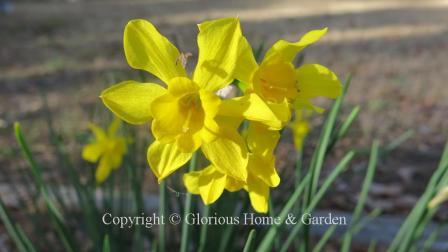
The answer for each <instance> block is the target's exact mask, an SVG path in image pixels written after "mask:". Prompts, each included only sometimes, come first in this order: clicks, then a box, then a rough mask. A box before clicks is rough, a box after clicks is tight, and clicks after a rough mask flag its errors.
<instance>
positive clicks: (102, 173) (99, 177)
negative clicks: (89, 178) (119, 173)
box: [95, 157, 112, 183]
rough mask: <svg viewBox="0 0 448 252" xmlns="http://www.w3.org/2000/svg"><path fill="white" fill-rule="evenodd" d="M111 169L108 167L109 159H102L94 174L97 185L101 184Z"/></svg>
mask: <svg viewBox="0 0 448 252" xmlns="http://www.w3.org/2000/svg"><path fill="white" fill-rule="evenodd" d="M111 170H112V167H111V166H110V162H109V159H108V158H107V157H103V158H101V160H100V163H99V164H98V168H96V172H95V180H96V182H98V183H103V182H104V181H105V180H106V179H107V177H108V176H109V174H110V172H111Z"/></svg>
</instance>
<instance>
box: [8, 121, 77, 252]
mask: <svg viewBox="0 0 448 252" xmlns="http://www.w3.org/2000/svg"><path fill="white" fill-rule="evenodd" d="M14 132H15V135H16V139H17V142H18V143H19V145H20V149H21V151H22V153H23V155H24V157H25V158H26V160H27V161H28V163H29V164H30V166H31V171H32V174H33V178H34V181H35V183H36V185H37V188H38V191H39V193H40V194H41V195H42V197H43V199H44V201H45V204H46V206H47V208H48V213H49V215H50V219H51V221H52V223H53V226H54V227H55V229H56V232H57V234H58V236H59V238H60V239H61V241H62V243H63V245H64V247H65V249H66V250H67V251H78V249H77V246H76V245H75V244H76V243H75V242H74V239H73V237H72V236H71V235H70V233H69V232H68V228H67V226H66V224H65V221H64V219H63V216H62V214H61V212H60V211H59V209H58V208H57V207H56V205H55V203H54V201H53V199H52V198H51V195H50V192H49V190H48V188H47V186H46V184H45V183H44V181H43V179H42V171H41V168H40V167H39V166H38V165H37V163H36V161H35V160H34V157H33V155H32V154H31V150H30V148H29V146H28V144H27V142H26V140H25V137H24V136H23V133H22V130H21V127H20V124H19V123H18V122H16V123H15V124H14Z"/></svg>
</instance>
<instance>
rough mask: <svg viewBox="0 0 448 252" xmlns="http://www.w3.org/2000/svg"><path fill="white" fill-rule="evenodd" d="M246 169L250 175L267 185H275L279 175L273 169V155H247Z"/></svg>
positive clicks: (278, 180)
mask: <svg viewBox="0 0 448 252" xmlns="http://www.w3.org/2000/svg"><path fill="white" fill-rule="evenodd" d="M248 170H249V173H250V174H251V176H254V177H257V178H258V179H261V180H262V181H263V182H264V183H265V184H266V185H268V186H269V187H277V186H278V185H279V184H280V177H279V176H278V174H277V171H276V169H275V157H274V155H271V154H269V155H265V156H261V155H256V154H251V155H249V164H248Z"/></svg>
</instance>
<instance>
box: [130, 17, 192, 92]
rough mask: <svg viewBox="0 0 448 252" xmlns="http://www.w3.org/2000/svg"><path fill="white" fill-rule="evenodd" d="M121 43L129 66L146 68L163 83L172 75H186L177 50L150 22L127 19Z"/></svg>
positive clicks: (172, 76)
mask: <svg viewBox="0 0 448 252" xmlns="http://www.w3.org/2000/svg"><path fill="white" fill-rule="evenodd" d="M123 43H124V52H125V54H126V59H127V61H128V64H129V65H130V66H131V67H133V68H136V69H142V70H146V71H148V72H150V73H152V74H154V75H155V76H157V77H159V78H160V79H161V80H162V81H163V82H165V83H168V81H169V80H170V79H172V78H174V77H180V76H186V72H185V69H184V68H183V66H182V63H181V60H180V53H179V50H177V48H176V47H175V46H174V45H173V44H171V43H170V41H169V40H168V39H167V38H166V37H164V36H163V35H162V34H160V33H159V32H158V31H157V29H156V28H155V27H154V25H153V24H151V23H150V22H148V21H146V20H143V19H134V20H131V21H129V23H128V24H127V25H126V28H125V30H124V37H123Z"/></svg>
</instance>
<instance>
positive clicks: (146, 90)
mask: <svg viewBox="0 0 448 252" xmlns="http://www.w3.org/2000/svg"><path fill="white" fill-rule="evenodd" d="M165 93H166V89H164V88H163V87H161V86H159V85H157V84H153V83H138V82H136V81H124V82H121V83H119V84H116V85H113V86H112V87H110V88H108V89H106V90H104V91H103V92H102V93H101V96H100V97H101V99H102V100H103V103H104V105H106V107H108V108H109V109H110V110H111V111H112V112H114V114H115V115H116V116H118V117H119V118H121V119H123V120H124V121H126V122H128V123H131V124H143V123H146V122H148V121H149V120H150V119H151V118H152V114H151V103H152V102H153V101H154V99H156V98H157V97H159V96H161V95H163V94H165Z"/></svg>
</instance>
